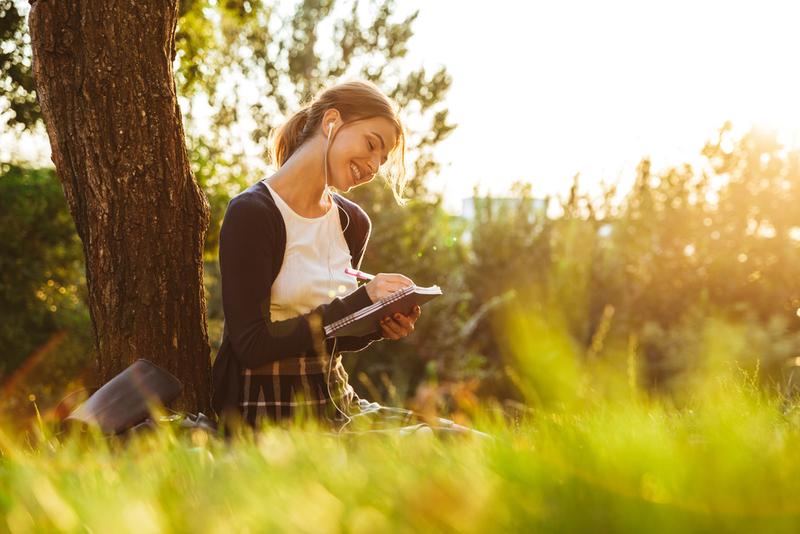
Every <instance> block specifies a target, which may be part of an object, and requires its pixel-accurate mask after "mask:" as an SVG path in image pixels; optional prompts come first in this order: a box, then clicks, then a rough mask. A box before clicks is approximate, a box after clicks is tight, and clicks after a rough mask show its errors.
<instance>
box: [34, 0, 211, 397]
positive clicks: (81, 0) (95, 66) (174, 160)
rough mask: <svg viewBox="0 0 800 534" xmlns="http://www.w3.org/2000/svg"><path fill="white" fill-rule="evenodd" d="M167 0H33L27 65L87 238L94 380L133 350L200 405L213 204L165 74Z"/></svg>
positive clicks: (206, 383)
mask: <svg viewBox="0 0 800 534" xmlns="http://www.w3.org/2000/svg"><path fill="white" fill-rule="evenodd" d="M177 16H178V9H177V2H176V0H137V1H135V2H132V1H127V2H115V1H111V2H109V1H101V0H38V1H37V0H32V1H31V11H30V15H29V19H28V23H29V28H30V36H31V45H32V51H33V73H34V80H35V87H36V92H37V95H38V98H39V103H40V105H41V109H42V116H43V119H44V123H45V126H46V129H47V133H48V136H49V137H50V144H51V147H52V153H53V156H52V157H53V162H54V163H55V167H56V171H57V173H58V176H59V180H60V181H61V184H62V186H63V189H64V194H65V196H66V199H67V202H68V204H69V207H70V211H71V213H72V217H73V219H74V220H75V225H76V227H77V231H78V234H79V235H80V238H81V240H82V241H83V249H84V253H85V255H86V281H87V286H88V290H89V310H90V313H91V317H92V323H93V325H94V330H95V349H96V362H97V373H98V374H97V379H98V380H99V382H100V384H99V385H102V384H103V383H105V382H107V381H108V380H109V379H111V378H112V377H114V376H115V375H116V374H117V373H119V372H120V371H121V370H123V369H124V368H125V367H127V366H128V365H129V364H130V363H132V362H133V361H134V360H136V359H137V358H145V359H148V360H151V361H152V362H154V363H156V364H158V365H160V366H162V367H164V368H165V369H167V370H169V371H170V372H172V373H173V374H175V375H176V376H177V377H178V378H179V379H180V380H181V381H182V382H183V386H184V390H183V393H182V395H181V397H180V399H179V400H178V402H177V403H176V405H175V406H176V407H177V408H179V409H189V410H204V411H206V412H207V411H208V407H209V394H210V376H211V369H210V354H209V352H210V349H209V345H208V332H207V329H206V322H205V312H206V302H205V293H204V286H203V242H204V239H205V235H206V230H207V228H208V220H209V207H208V201H207V200H206V197H205V195H204V194H203V192H202V190H201V189H200V187H199V186H198V185H197V183H196V182H195V179H194V176H193V175H192V172H191V170H190V168H189V161H188V157H187V154H186V146H185V141H184V132H183V124H182V121H181V114H180V110H179V108H178V102H177V98H176V93H175V82H174V77H173V70H172V65H173V60H174V57H175V43H174V38H175V26H176V22H177Z"/></svg>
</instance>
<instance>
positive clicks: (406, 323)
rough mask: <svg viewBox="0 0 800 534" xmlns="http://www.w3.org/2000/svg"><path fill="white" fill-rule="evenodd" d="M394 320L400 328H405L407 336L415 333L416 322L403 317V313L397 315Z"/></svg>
mask: <svg viewBox="0 0 800 534" xmlns="http://www.w3.org/2000/svg"><path fill="white" fill-rule="evenodd" d="M394 320H395V321H397V322H398V323H400V326H402V327H403V330H404V331H405V332H406V335H408V334H410V333H411V332H413V331H414V321H412V320H411V318H409V317H407V316H405V315H403V314H402V313H395V314H394Z"/></svg>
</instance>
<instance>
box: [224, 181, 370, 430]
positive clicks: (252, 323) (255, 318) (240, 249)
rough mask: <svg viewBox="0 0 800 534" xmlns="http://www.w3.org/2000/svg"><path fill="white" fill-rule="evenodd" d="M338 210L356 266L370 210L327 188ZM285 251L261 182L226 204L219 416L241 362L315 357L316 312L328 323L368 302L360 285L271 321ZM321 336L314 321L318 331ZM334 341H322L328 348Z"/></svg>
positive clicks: (342, 341) (358, 340) (344, 345)
mask: <svg viewBox="0 0 800 534" xmlns="http://www.w3.org/2000/svg"><path fill="white" fill-rule="evenodd" d="M333 199H334V201H335V202H336V203H337V204H338V205H339V206H341V208H343V209H344V211H346V212H347V215H348V216H349V224H348V222H347V217H346V216H345V214H344V213H343V211H342V210H339V216H340V220H341V223H342V228H344V229H345V230H344V237H345V241H347V246H348V248H349V250H350V255H351V256H352V264H353V267H355V268H356V269H358V268H360V266H361V260H362V259H363V257H364V251H365V250H366V248H367V241H368V240H369V235H370V231H371V228H372V225H371V222H370V220H369V216H368V215H367V214H366V212H365V211H364V210H363V209H362V208H361V207H360V206H359V205H358V204H356V203H354V202H352V201H350V200H347V199H346V198H344V197H342V196H341V195H336V194H335V195H333ZM285 251H286V226H285V223H284V221H283V216H282V215H281V212H280V210H279V209H278V206H277V205H276V204H275V201H274V200H273V198H272V195H271V194H270V192H269V189H267V186H266V185H264V183H263V182H261V181H259V182H256V183H255V184H253V185H251V186H250V187H248V188H247V189H245V190H244V191H242V192H241V193H239V194H238V195H236V196H235V197H234V198H233V199H231V201H230V202H229V203H228V207H227V210H226V211H225V217H224V219H223V221H222V228H221V229H220V236H219V267H220V278H221V281H222V308H223V314H224V316H225V322H224V327H223V334H222V344H221V346H220V349H219V352H218V353H217V357H216V359H215V360H214V366H213V368H212V389H211V407H212V408H213V409H214V411H215V412H216V414H217V416H222V415H223V414H224V413H225V412H227V411H228V410H233V411H235V410H238V400H239V388H240V387H241V372H242V369H243V368H248V367H249V368H253V367H259V366H261V365H264V364H266V363H269V362H272V361H275V360H278V359H281V358H288V357H298V356H303V355H306V356H315V355H316V350H315V349H314V346H313V345H314V344H313V339H314V338H315V336H313V335H312V331H311V326H310V323H309V318H310V316H311V315H312V314H318V315H319V316H321V319H322V322H321V325H325V324H330V323H332V322H333V321H336V320H338V319H341V318H342V317H345V316H346V315H349V314H350V313H352V312H354V311H356V310H359V309H361V308H363V307H364V306H368V305H370V304H371V303H372V301H371V300H370V298H369V296H368V295H367V290H366V288H365V287H364V286H363V285H362V286H361V287H359V288H358V289H357V290H356V291H354V292H352V293H350V294H349V295H345V296H344V297H337V298H335V299H333V301H331V302H330V303H329V304H322V305H320V306H318V307H317V308H315V309H314V310H312V311H311V312H309V313H308V314H305V315H301V316H299V317H292V318H290V319H286V320H284V321H274V322H273V321H270V315H269V305H270V290H271V287H272V283H273V282H274V281H275V278H276V277H277V276H278V272H279V271H280V269H281V264H282V263H283V255H284V252H285ZM317 334H318V335H319V336H320V337H318V338H317V339H324V334H323V332H322V328H321V326H320V330H319V332H318V333H317ZM381 338H382V334H381V333H380V332H377V333H375V334H372V335H368V336H364V337H350V336H348V337H340V338H338V340H337V343H336V350H337V352H339V351H357V350H361V349H363V348H365V347H367V346H368V345H369V344H370V343H371V342H372V341H375V340H377V339H381ZM332 345H333V340H332V339H329V340H327V346H326V350H327V351H328V352H330V351H331V349H332Z"/></svg>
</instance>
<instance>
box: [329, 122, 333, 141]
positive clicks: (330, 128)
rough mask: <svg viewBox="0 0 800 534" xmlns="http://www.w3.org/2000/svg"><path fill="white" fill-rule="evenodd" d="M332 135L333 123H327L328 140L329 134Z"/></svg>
mask: <svg viewBox="0 0 800 534" xmlns="http://www.w3.org/2000/svg"><path fill="white" fill-rule="evenodd" d="M332 133H333V123H332V122H329V123H328V139H330V138H331V134H332Z"/></svg>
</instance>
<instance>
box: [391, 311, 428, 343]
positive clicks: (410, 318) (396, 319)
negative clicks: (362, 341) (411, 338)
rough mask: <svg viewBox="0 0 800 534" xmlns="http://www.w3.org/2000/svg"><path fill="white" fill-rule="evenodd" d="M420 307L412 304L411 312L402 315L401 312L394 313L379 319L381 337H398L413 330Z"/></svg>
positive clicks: (404, 335)
mask: <svg viewBox="0 0 800 534" xmlns="http://www.w3.org/2000/svg"><path fill="white" fill-rule="evenodd" d="M421 313H422V309H421V308H420V307H419V306H414V308H412V310H411V313H409V314H408V315H403V314H402V313H395V314H394V315H392V316H387V317H384V318H383V319H382V320H381V330H382V331H383V337H385V338H389V339H400V338H403V337H406V336H407V335H408V334H410V333H411V332H413V331H414V323H416V322H417V319H419V316H420V314H421Z"/></svg>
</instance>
